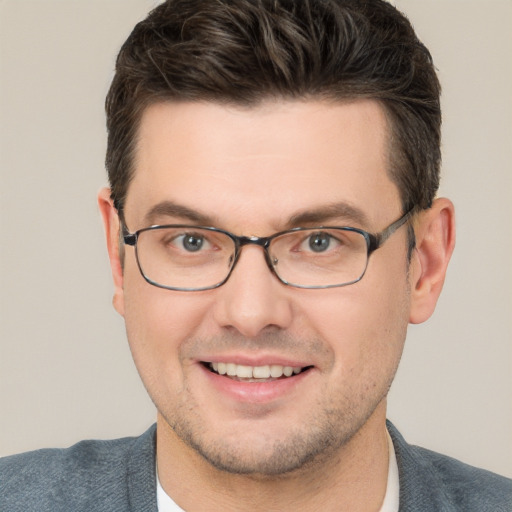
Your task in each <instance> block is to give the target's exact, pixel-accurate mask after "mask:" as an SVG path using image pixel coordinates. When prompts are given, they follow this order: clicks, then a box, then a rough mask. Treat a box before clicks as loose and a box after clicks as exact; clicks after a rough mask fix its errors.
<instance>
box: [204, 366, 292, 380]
mask: <svg viewBox="0 0 512 512" xmlns="http://www.w3.org/2000/svg"><path fill="white" fill-rule="evenodd" d="M211 367H212V368H213V370H214V371H216V372H217V373H219V374H220V375H229V376H231V377H239V378H241V379H269V378H270V377H272V378H275V379H277V378H279V377H282V376H283V375H284V376H285V377H290V376H291V375H293V374H294V373H295V374H297V373H300V371H301V370H302V367H300V366H296V367H293V366H281V365H279V364H271V365H265V366H245V365H242V364H234V363H211Z"/></svg>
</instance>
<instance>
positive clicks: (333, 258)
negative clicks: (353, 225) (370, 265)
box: [269, 228, 368, 288]
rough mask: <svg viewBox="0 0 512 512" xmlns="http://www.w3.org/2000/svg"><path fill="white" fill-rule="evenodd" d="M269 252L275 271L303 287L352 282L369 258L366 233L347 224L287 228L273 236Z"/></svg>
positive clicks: (290, 281)
mask: <svg viewBox="0 0 512 512" xmlns="http://www.w3.org/2000/svg"><path fill="white" fill-rule="evenodd" d="M269 252H270V260H271V261H272V264H273V267H274V270H275V272H276V274H277V275H278V276H279V277H280V278H281V279H282V280H283V281H285V282H286V283H288V284H291V285H293V286H298V287H303V288H317V287H318V288H320V287H331V286H333V287H334V286H342V285H346V284H351V283H354V282H356V281H358V280H359V279H361V277H362V276H363V274H364V272H365V270H366V266H367V262H368V244H367V240H366V238H365V236H364V235H363V233H360V232H359V231H356V230H353V229H347V228H331V229H304V230H297V231H293V232H289V233H286V234H284V235H281V236H280V237H277V238H275V239H274V240H273V241H272V244H271V246H270V249H269Z"/></svg>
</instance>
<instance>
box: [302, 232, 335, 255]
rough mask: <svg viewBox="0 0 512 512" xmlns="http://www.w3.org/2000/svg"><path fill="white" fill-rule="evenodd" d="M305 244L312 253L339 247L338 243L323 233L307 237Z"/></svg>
mask: <svg viewBox="0 0 512 512" xmlns="http://www.w3.org/2000/svg"><path fill="white" fill-rule="evenodd" d="M305 242H307V244H308V248H309V249H310V250H311V251H313V252H325V251H327V250H328V249H330V248H332V246H333V245H335V246H337V245H339V241H338V240H336V239H335V238H333V237H332V235H330V234H329V233H326V232H325V231H319V232H317V233H312V234H311V235H309V236H308V238H307V239H306V240H305Z"/></svg>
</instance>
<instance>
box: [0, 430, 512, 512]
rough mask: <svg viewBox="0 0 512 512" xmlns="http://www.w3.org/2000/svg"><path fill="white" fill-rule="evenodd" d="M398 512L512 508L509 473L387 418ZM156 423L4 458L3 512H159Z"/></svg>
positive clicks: (503, 511)
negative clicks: (440, 446) (423, 439)
mask: <svg viewBox="0 0 512 512" xmlns="http://www.w3.org/2000/svg"><path fill="white" fill-rule="evenodd" d="M388 430H389V433H390V435H391V438H392V439H393V444H394V446H395V451H396V457H397V462H398V469H399V475H400V511H401V512H455V511H457V512H512V480H509V479H507V478H504V477H501V476H498V475H495V474H493V473H490V472H488V471H484V470H482V469H477V468H474V467H471V466H468V465H466V464H463V463H461V462H459V461H456V460H454V459H451V458H449V457H446V456H443V455H440V454H437V453H434V452H431V451H429V450H425V449H423V448H418V447H416V446H410V445H408V444H407V443H406V442H405V441H404V439H403V437H402V436H401V435H400V434H399V432H398V431H397V430H396V428H395V427H394V426H393V425H392V424H391V423H389V422H388ZM155 440H156V428H155V425H153V426H152V427H151V428H150V429H149V430H147V431H146V432H145V433H144V434H142V435H141V436H140V437H137V438H124V439H116V440H113V441H82V442H80V443H78V444H76V445H74V446H72V447H70V448H67V449H51V450H37V451H35V452H29V453H25V454H20V455H13V456H11V457H5V458H4V459H0V511H1V512H50V511H51V512H125V511H126V512H129V511H131V512H157V504H156V476H155Z"/></svg>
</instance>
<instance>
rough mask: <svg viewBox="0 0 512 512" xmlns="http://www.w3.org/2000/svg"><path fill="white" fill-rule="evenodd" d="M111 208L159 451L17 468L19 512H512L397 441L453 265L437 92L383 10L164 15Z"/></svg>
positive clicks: (208, 5) (414, 49) (118, 124)
mask: <svg viewBox="0 0 512 512" xmlns="http://www.w3.org/2000/svg"><path fill="white" fill-rule="evenodd" d="M107 125H108V130H109V141H108V149H107V169H108V172H109V179H110V184H111V188H110V189H109V190H103V191H102V192H101V193H100V196H99V206H100V210H101V213H102V216H103V219H104V224H105V230H106V234H107V245H108V249H109V255H110V260H111V266H112V274H113V278H114V284H115V295H114V305H115V308H116V309H117V311H118V312H119V313H120V314H121V315H123V317H124V319H125V322H126V328H127V334H128V340H129V343H130V348H131V351H132V354H133V357H134V360H135V363H136V365H137V368H138V370H139V373H140V375H141V377H142V380H143V382H144V384H145V386H146V388H147V390H148V392H149V394H150V396H151V398H152V400H153V401H154V403H155V405H156V407H157V409H158V419H157V425H156V427H155V428H152V429H150V430H149V431H148V432H146V433H145V434H143V435H142V436H141V437H140V438H136V439H124V440H117V441H108V442H84V443H79V444H78V445H76V446H74V447H72V448H70V449H68V450H63V451H62V450H60V451H53V450H51V451H40V452H36V453H33V454H25V455H20V456H15V457H11V458H8V459H5V460H4V461H3V462H2V464H1V466H0V482H1V485H2V491H1V497H0V509H1V510H9V511H11V510H13V511H14V510H88V511H95V510H136V511H139V510H157V506H158V510H160V511H163V510H186V511H194V510H208V511H215V510H246V509H250V510H294V511H300V510H327V511H330V510H349V511H359V510H361V511H373V510H375V511H378V510H398V509H399V508H400V510H413V511H416V510H420V511H421V510H461V511H471V510H474V511H477V510H478V511H485V510H493V511H495V510H510V508H511V499H512V484H511V482H510V481H508V480H506V479H504V478H501V477H498V476H496V475H493V474H490V473H487V472H484V471H481V470H477V469H475V468H471V467H468V466H465V465H463V464H462V463H459V462H456V461H454V460H452V459H449V458H446V457H443V456H441V455H438V454H435V453H432V452H428V451H426V450H423V449H419V448H415V447H411V446H409V445H407V444H406V443H405V441H404V440H403V438H402V437H401V436H400V434H399V433H398V432H397V431H396V429H395V428H394V427H393V426H392V425H391V424H390V423H388V424H386V395H387V392H388V389H389V387H390V385H391V382H392V380H393V377H394V374H395V371H396V368H397V366H398V362H399V359H400V356H401V353H402V349H403V345H404V341H405V336H406V330H407V325H408V323H409V322H411V323H419V322H423V321H425V320H427V319H428V317H429V316H430V315H431V314H432V312H433V310H434V307H435V304H436V301H437V298H438V297H439V294H440V292H441V288H442V285H443V280H444V276H445V272H446V267H447V264H448V261H449V259H450V255H451V253H452V250H453V246H454V212H453V205H452V204H451V202H450V201H448V200H446V199H439V198H437V199H436V198H435V195H436V191H437V188H438V183H439V165H440V151H439V143H440V110H439V84H438V81H437V77H436V75H435V72H434V69H433V65H432V62H431V58H430V55H429V53H428V51H427V50H426V49H425V47H424V46H423V45H422V44H421V43H420V42H419V41H418V40H417V38H416V36H415V34H414V32H413V30H412V28H411V26H410V24H409V23H408V21H407V20H406V19H404V18H403V17H402V16H401V15H400V14H399V13H398V12H397V11H396V10H395V9H394V8H393V7H391V6H390V5H389V4H387V3H385V2H382V1H380V0H373V1H369V2H355V1H342V0H338V1H325V2H323V1H318V2H291V1H285V0H282V1H278V0H275V1H261V2H250V1H244V0H237V1H229V2H228V1H224V2H221V1H219V0H215V1H213V0H211V1H210V0H204V1H190V0H188V1H184V0H183V1H179V0H175V1H169V2H166V3H164V4H162V5H161V6H159V7H158V8H156V9H155V10H154V11H153V12H152V13H151V14H150V15H149V17H148V18H147V19H146V20H145V21H144V22H142V23H140V24H139V25H138V26H137V27H136V28H135V30H134V32H133V33H132V34H131V36H130V37H129V39H128V40H127V42H126V43H125V45H124V46H123V48H122V50H121V52H120V55H119V57H118V61H117V67H116V75H115V77H114V81H113V83H112V86H111V89H110V92H109V95H108V98H107Z"/></svg>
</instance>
